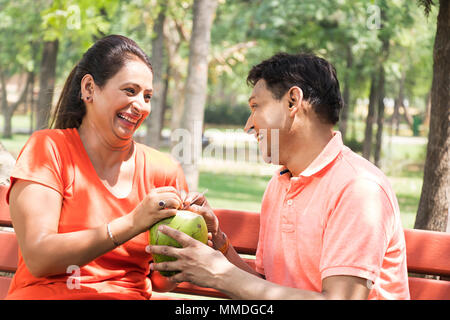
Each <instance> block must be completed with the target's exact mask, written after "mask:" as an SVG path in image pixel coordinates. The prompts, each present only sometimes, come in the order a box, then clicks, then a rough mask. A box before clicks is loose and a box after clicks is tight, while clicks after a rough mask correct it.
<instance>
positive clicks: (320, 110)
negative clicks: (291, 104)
mask: <svg viewBox="0 0 450 320" xmlns="http://www.w3.org/2000/svg"><path fill="white" fill-rule="evenodd" d="M260 79H264V80H265V82H266V83H267V86H268V89H269V90H270V91H271V92H272V94H273V96H274V98H275V99H277V100H280V99H281V98H282V97H283V96H284V95H285V94H286V92H287V91H288V90H289V89H290V88H291V87H293V86H298V87H299V88H301V89H302V91H303V97H304V99H305V100H306V101H308V102H309V103H310V104H311V105H312V107H313V108H314V111H315V112H316V113H317V114H318V115H319V117H320V118H321V119H323V120H324V121H326V122H327V123H331V124H336V123H337V122H338V121H339V112H340V110H341V109H342V106H343V104H344V102H343V100H342V96H341V92H340V90H339V81H338V79H337V76H336V69H335V68H334V67H333V65H332V64H331V63H329V62H328V61H326V60H325V59H323V58H320V57H317V56H315V55H313V54H305V53H303V54H295V55H293V54H288V53H284V52H281V53H278V54H276V55H274V56H273V57H271V58H269V59H267V60H264V61H263V62H261V63H260V64H258V65H256V66H254V67H253V68H252V69H251V70H250V72H249V74H248V77H247V83H248V84H251V85H253V86H254V85H255V84H256V83H257V82H258V81H259V80H260Z"/></svg>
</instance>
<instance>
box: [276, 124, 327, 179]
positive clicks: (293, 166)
mask: <svg viewBox="0 0 450 320" xmlns="http://www.w3.org/2000/svg"><path fill="white" fill-rule="evenodd" d="M332 138H333V130H332V128H330V129H329V130H323V129H322V130H312V131H306V132H298V134H297V135H296V136H295V137H293V138H292V139H291V141H292V144H291V145H290V146H289V147H288V148H285V150H286V153H288V154H287V156H286V157H285V161H283V162H284V165H285V167H286V168H287V169H288V170H289V171H290V173H291V175H292V176H293V177H296V176H299V175H300V174H301V173H302V172H303V171H304V170H305V169H306V168H308V166H309V165H310V164H311V163H312V162H313V161H314V160H315V159H316V158H317V157H318V156H319V154H320V153H321V152H322V150H323V149H324V148H325V147H326V145H327V144H328V142H330V140H331V139H332Z"/></svg>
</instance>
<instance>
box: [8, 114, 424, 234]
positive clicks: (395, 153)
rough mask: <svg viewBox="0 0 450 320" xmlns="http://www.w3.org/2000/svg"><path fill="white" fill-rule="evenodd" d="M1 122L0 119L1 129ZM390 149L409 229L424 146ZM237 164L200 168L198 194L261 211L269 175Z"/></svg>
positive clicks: (18, 142) (14, 143) (22, 138)
mask: <svg viewBox="0 0 450 320" xmlns="http://www.w3.org/2000/svg"><path fill="white" fill-rule="evenodd" d="M14 119H15V120H14ZM14 119H13V120H14V122H13V127H14V125H18V126H19V127H22V128H23V127H25V128H27V127H28V125H27V121H26V119H24V118H21V117H15V118H14ZM2 120H3V119H2V117H0V128H2ZM28 137H29V136H28V135H26V134H14V135H13V138H12V139H3V138H2V139H0V141H1V142H2V144H3V145H4V146H5V147H6V149H7V150H8V151H10V152H11V153H12V154H13V155H14V156H17V154H18V153H19V152H20V150H21V148H22V146H23V145H24V143H25V142H26V140H27V139H28ZM391 150H392V152H391V153H390V154H387V155H385V156H386V157H389V161H386V162H385V168H384V169H383V171H385V172H386V174H387V175H388V177H389V180H390V181H391V184H392V186H393V188H394V191H395V192H396V195H397V199H398V202H399V206H400V211H401V215H402V216H401V217H402V223H403V226H404V227H406V228H412V227H413V225H414V220H415V215H416V212H417V207H418V204H419V199H420V192H421V188H422V178H423V177H422V174H423V173H422V168H421V167H420V166H421V165H423V159H424V157H425V145H423V144H418V145H414V144H413V145H408V146H404V145H395V146H392V147H391ZM166 151H167V150H166ZM386 163H387V164H386ZM240 165H241V164H239V163H231V164H228V165H226V166H225V169H223V166H222V168H221V169H219V168H218V167H214V166H213V167H211V166H210V167H208V168H206V169H205V168H203V170H202V171H201V172H200V182H199V191H203V190H205V189H208V193H207V194H206V196H207V198H208V201H209V202H210V204H211V205H212V206H213V207H215V208H229V209H240V210H249V211H260V209H261V199H262V196H263V194H264V190H265V187H266V185H267V183H268V181H269V180H270V174H267V173H266V174H255V172H254V171H252V170H246V169H242V167H241V168H240V169H239V166H240ZM246 165H247V166H248V165H249V164H246ZM250 166H251V165H250Z"/></svg>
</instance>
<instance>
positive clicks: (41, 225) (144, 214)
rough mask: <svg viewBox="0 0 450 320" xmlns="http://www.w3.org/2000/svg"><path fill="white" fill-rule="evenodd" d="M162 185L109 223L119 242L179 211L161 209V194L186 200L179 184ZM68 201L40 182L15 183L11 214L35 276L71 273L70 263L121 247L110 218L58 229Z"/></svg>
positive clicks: (170, 201)
mask: <svg viewBox="0 0 450 320" xmlns="http://www.w3.org/2000/svg"><path fill="white" fill-rule="evenodd" d="M172 189H173V188H172ZM156 190H158V189H156ZM170 190H171V189H170ZM159 191H160V192H158V191H152V192H153V194H150V195H149V196H147V197H146V198H145V199H144V200H143V201H142V202H141V203H140V204H139V205H138V206H137V207H136V209H135V210H133V211H132V212H131V213H129V214H127V215H125V216H122V217H120V218H117V219H115V220H113V221H111V222H110V223H109V225H110V231H111V233H112V234H113V235H114V239H115V240H116V241H117V242H119V243H124V242H126V241H128V240H129V239H131V238H133V237H135V236H136V235H138V234H139V233H141V232H143V231H145V230H146V228H148V227H149V226H151V225H152V224H153V223H155V222H157V221H159V220H160V219H163V218H165V217H168V216H171V215H174V214H175V213H176V210H174V209H166V210H158V205H157V202H158V201H159V200H158V198H159V199H164V200H165V201H166V204H167V205H168V207H172V208H173V207H177V206H180V205H181V199H179V197H178V196H177V194H176V191H175V189H173V192H170V191H169V188H159ZM177 198H178V199H177ZM62 201H63V199H62V196H61V194H59V193H58V192H57V191H55V190H54V189H51V188H49V187H46V186H44V185H41V184H38V183H35V182H31V181H26V180H18V181H16V182H15V184H14V185H13V186H12V188H11V192H10V201H9V202H10V213H11V219H12V222H13V226H14V229H15V232H16V235H17V239H18V243H19V246H20V249H21V252H22V256H23V258H24V261H25V263H26V265H27V267H28V269H29V270H30V272H31V273H32V274H33V275H34V276H35V277H44V276H49V275H55V274H62V273H66V272H67V267H68V266H70V265H77V266H80V267H81V266H83V265H85V264H87V263H89V262H90V261H92V260H94V259H95V258H97V257H99V256H101V255H103V254H105V253H106V252H108V251H110V250H112V249H114V248H115V244H114V243H113V241H112V240H111V239H110V237H109V235H108V232H107V225H106V224H104V225H101V226H99V227H96V228H92V229H86V230H81V231H76V232H69V233H58V224H59V218H60V212H61V206H62Z"/></svg>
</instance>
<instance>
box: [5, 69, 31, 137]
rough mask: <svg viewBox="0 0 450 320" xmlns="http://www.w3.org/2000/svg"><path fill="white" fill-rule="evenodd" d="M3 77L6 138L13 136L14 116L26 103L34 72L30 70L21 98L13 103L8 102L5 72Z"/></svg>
mask: <svg viewBox="0 0 450 320" xmlns="http://www.w3.org/2000/svg"><path fill="white" fill-rule="evenodd" d="M0 77H1V87H2V96H3V98H2V110H3V116H4V127H3V138H5V139H11V138H12V117H13V115H14V112H16V110H17V108H18V107H19V106H20V105H21V104H22V103H24V101H25V99H26V96H27V93H28V88H29V86H30V84H31V81H32V77H33V73H32V72H28V74H27V79H26V80H25V81H26V82H25V86H24V88H23V89H22V92H21V93H20V95H19V99H18V100H17V101H16V102H14V103H12V104H9V103H8V99H7V92H6V81H5V78H4V76H3V74H1V75H0Z"/></svg>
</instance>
